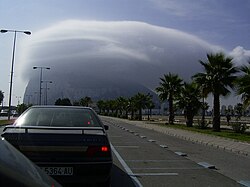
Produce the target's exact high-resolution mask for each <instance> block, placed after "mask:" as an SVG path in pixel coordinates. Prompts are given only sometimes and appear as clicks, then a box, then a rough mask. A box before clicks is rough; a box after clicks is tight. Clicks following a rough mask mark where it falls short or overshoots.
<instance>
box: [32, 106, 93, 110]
mask: <svg viewBox="0 0 250 187" xmlns="http://www.w3.org/2000/svg"><path fill="white" fill-rule="evenodd" d="M30 108H69V109H89V110H93V109H92V108H91V107H85V106H61V105H35V106H32V107H30Z"/></svg>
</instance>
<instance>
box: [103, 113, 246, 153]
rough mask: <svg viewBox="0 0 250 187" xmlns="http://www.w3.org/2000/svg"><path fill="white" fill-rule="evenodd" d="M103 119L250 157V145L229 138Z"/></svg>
mask: <svg viewBox="0 0 250 187" xmlns="http://www.w3.org/2000/svg"><path fill="white" fill-rule="evenodd" d="M102 117H103V118H109V119H113V120H116V121H123V122H126V123H129V124H131V125H135V126H138V127H142V128H147V129H151V130H154V131H157V132H161V133H165V134H167V135H170V136H175V137H178V138H181V139H184V140H188V141H192V142H195V143H200V144H204V145H208V146H213V147H216V148H218V149H224V150H227V151H232V152H234V153H238V154H243V155H245V156H249V157H250V144H249V143H245V142H239V141H236V140H232V139H229V138H221V137H218V136H213V135H207V134H202V133H198V132H191V131H187V130H182V129H175V128H171V127H169V126H164V127H163V126H159V125H155V124H150V123H149V121H130V120H127V119H120V118H113V117H107V116H102Z"/></svg>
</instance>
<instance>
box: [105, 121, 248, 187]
mask: <svg viewBox="0 0 250 187" xmlns="http://www.w3.org/2000/svg"><path fill="white" fill-rule="evenodd" d="M103 121H104V123H105V124H107V125H109V126H110V130H109V131H108V134H109V138H110V141H111V144H112V146H113V155H114V168H113V173H112V186H117V187H118V186H218V187H219V186H220V187H221V186H242V185H241V184H240V183H239V182H240V181H248V180H249V179H250V174H249V171H250V160H249V157H244V156H241V155H237V154H234V153H231V152H226V151H223V150H218V149H215V148H213V147H209V146H204V145H200V144H195V143H192V142H189V141H185V140H181V139H178V138H175V137H172V136H168V135H166V134H161V133H157V132H154V131H151V130H148V129H144V128H139V127H136V126H134V125H130V124H127V123H124V122H119V123H118V122H116V121H114V120H111V119H103ZM180 153H183V154H184V155H185V154H187V155H186V156H180V155H179V154H180ZM200 162H202V163H203V164H202V165H199V164H198V163H200ZM204 162H206V163H205V165H204ZM206 164H211V166H214V167H215V169H208V168H205V166H209V165H206ZM131 181H132V182H131Z"/></svg>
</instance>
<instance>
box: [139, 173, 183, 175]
mask: <svg viewBox="0 0 250 187" xmlns="http://www.w3.org/2000/svg"><path fill="white" fill-rule="evenodd" d="M177 175H179V174H178V173H134V176H177Z"/></svg>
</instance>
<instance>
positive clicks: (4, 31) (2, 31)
mask: <svg viewBox="0 0 250 187" xmlns="http://www.w3.org/2000/svg"><path fill="white" fill-rule="evenodd" d="M0 32H1V33H6V32H8V30H5V29H2V30H1V31H0Z"/></svg>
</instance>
